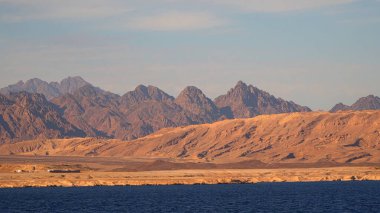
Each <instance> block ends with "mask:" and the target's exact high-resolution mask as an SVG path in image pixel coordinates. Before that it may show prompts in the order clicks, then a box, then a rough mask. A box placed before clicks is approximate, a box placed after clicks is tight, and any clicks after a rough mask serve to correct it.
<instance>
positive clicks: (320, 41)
mask: <svg viewBox="0 0 380 213" xmlns="http://www.w3.org/2000/svg"><path fill="white" fill-rule="evenodd" d="M379 38H380V0H313V1H311V0H265V1H262V0H261V1H259V0H191V1H190V0H65V1H61V0H0V87H5V86H7V85H9V84H13V83H16V82H17V81H19V80H24V81H25V80H28V79H30V78H40V79H42V80H46V81H60V80H61V79H63V78H65V77H67V76H82V77H83V78H84V79H85V80H87V81H89V82H90V83H92V84H94V85H96V86H99V87H101V88H103V89H106V90H108V91H111V92H114V93H118V94H124V93H125V92H127V91H130V90H133V89H134V88H135V87H136V86H137V85H139V84H144V85H154V86H157V87H159V88H161V89H162V90H164V91H166V92H167V93H169V94H170V95H173V96H177V95H178V93H179V92H180V91H181V90H182V89H183V88H184V87H186V86H189V85H192V86H197V87H199V88H200V89H202V90H203V92H204V93H205V94H206V95H207V96H208V97H210V98H215V97H217V96H218V95H222V94H225V93H226V92H227V91H228V90H229V89H230V88H232V87H233V86H234V85H235V84H236V83H237V81H239V80H242V81H244V82H246V83H248V84H252V85H254V86H256V87H258V88H260V89H263V90H265V91H267V92H270V93H271V94H273V95H275V96H276V97H282V98H284V99H286V100H292V101H294V102H296V103H299V104H301V105H306V106H309V107H311V108H312V109H314V110H319V109H323V110H328V109H330V108H331V107H332V106H333V105H335V104H336V103H338V102H343V103H345V104H352V103H353V102H354V101H355V100H357V99H358V98H359V97H363V96H367V95H369V94H374V95H377V96H380V82H379V81H380V40H379Z"/></svg>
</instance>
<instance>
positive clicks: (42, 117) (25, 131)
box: [0, 92, 85, 142]
mask: <svg viewBox="0 0 380 213" xmlns="http://www.w3.org/2000/svg"><path fill="white" fill-rule="evenodd" d="M0 96H1V98H0V99H1V102H0V139H1V141H2V142H6V141H10V140H12V141H21V140H30V139H33V138H63V137H84V136H85V134H84V133H83V131H81V130H79V129H78V128H76V127H74V126H73V125H72V124H70V123H69V122H67V120H66V119H64V118H63V117H61V115H60V112H59V110H58V108H57V107H56V106H55V105H53V104H51V103H50V102H48V101H47V100H46V99H45V97H44V96H43V95H40V94H30V93H27V92H19V93H14V94H12V95H11V96H10V97H9V98H8V97H5V96H3V95H0Z"/></svg>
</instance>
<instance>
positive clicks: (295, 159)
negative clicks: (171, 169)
mask: <svg viewBox="0 0 380 213" xmlns="http://www.w3.org/2000/svg"><path fill="white" fill-rule="evenodd" d="M0 154H2V155H8V154H17V155H18V154H23V155H45V154H49V155H76V156H103V157H104V156H118V157H143V158H146V157H154V158H173V159H183V160H194V161H200V162H210V161H212V162H232V161H235V162H236V161H247V160H257V161H261V162H263V163H324V162H331V163H363V162H368V163H379V162H380V111H347V112H339V113H328V112H310V113H290V114H277V115H262V116H257V117H255V118H249V119H234V120H224V121H219V122H216V123H213V124H202V125H193V126H186V127H178V128H167V129H162V130H160V131H158V132H156V133H154V134H151V135H148V136H146V137H144V138H140V139H137V140H134V141H128V142H126V141H120V140H101V139H94V138H76V139H64V140H58V139H56V140H35V141H27V142H20V143H16V144H4V145H1V146H0Z"/></svg>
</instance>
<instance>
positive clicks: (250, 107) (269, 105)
mask: <svg viewBox="0 0 380 213" xmlns="http://www.w3.org/2000/svg"><path fill="white" fill-rule="evenodd" d="M215 103H216V105H217V106H218V107H219V108H220V109H221V111H222V112H223V113H224V114H225V116H226V117H228V118H250V117H254V116H257V115H261V114H278V113H286V112H309V111H311V109H309V108H308V107H304V106H300V105H298V104H295V103H294V102H291V101H290V102H289V101H284V100H283V99H281V98H276V97H274V96H273V95H270V94H269V93H267V92H265V91H262V90H260V89H258V88H256V87H254V86H252V85H247V84H245V83H244V82H242V81H239V82H238V83H237V85H236V86H235V87H234V88H232V89H231V90H230V91H228V93H227V94H226V95H222V96H219V97H217V98H216V99H215Z"/></svg>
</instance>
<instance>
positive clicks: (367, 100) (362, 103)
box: [330, 95, 380, 112]
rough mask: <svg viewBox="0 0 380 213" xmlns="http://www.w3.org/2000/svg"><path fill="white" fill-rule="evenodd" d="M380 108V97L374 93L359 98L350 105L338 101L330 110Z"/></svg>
mask: <svg viewBox="0 0 380 213" xmlns="http://www.w3.org/2000/svg"><path fill="white" fill-rule="evenodd" d="M378 109H380V98H379V97H377V96H374V95H368V96H366V97H362V98H359V99H358V100H357V101H356V102H355V103H354V104H352V105H351V106H347V105H344V104H342V103H339V104H337V105H335V106H334V107H333V108H332V109H331V110H330V112H337V111H340V110H378Z"/></svg>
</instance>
